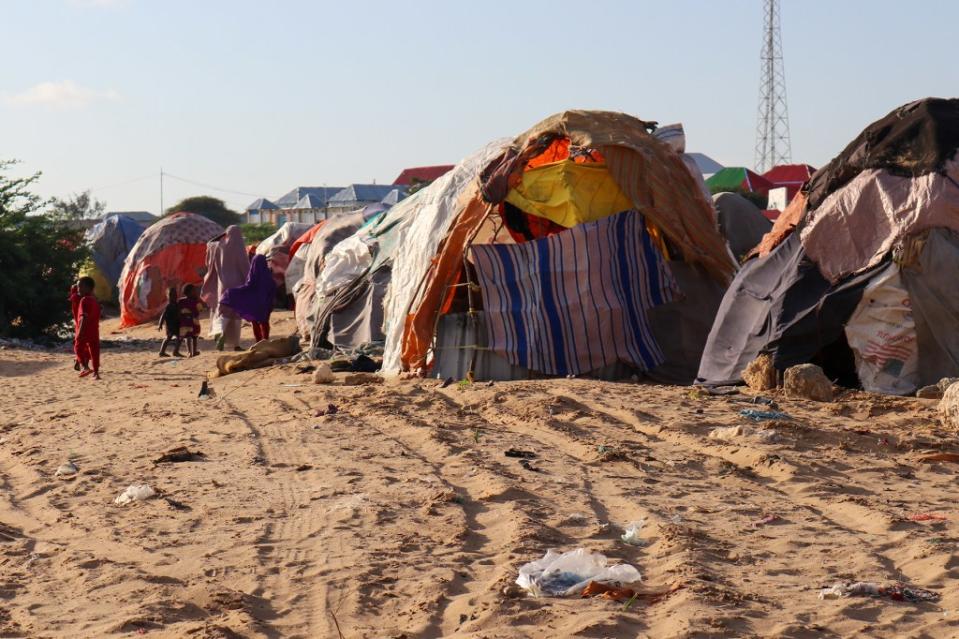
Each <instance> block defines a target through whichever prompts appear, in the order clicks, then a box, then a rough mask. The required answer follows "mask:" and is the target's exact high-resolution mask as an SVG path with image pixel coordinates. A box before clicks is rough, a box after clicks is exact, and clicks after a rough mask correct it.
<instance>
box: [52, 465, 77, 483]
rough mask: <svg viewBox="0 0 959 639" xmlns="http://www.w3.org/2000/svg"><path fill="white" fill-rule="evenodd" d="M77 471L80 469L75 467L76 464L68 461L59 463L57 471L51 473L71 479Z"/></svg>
mask: <svg viewBox="0 0 959 639" xmlns="http://www.w3.org/2000/svg"><path fill="white" fill-rule="evenodd" d="M79 472H80V469H79V468H77V465H76V464H74V463H73V462H69V461H68V462H67V463H65V464H61V465H60V467H59V468H57V471H56V472H55V473H53V475H54V476H55V477H60V478H62V479H73V478H74V477H76V476H77V473H79Z"/></svg>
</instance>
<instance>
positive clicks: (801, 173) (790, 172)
mask: <svg viewBox="0 0 959 639" xmlns="http://www.w3.org/2000/svg"><path fill="white" fill-rule="evenodd" d="M815 172H816V169H815V168H813V167H812V166H810V165H808V164H780V165H778V166H774V167H773V168H771V169H769V170H768V171H766V172H765V173H763V177H764V178H766V179H767V180H769V181H770V182H772V183H773V184H774V185H775V186H777V187H785V188H786V197H787V201H788V200H792V199H793V197H795V195H796V193H798V192H799V189H801V188H802V187H803V184H805V183H806V182H808V181H809V180H810V178H812V174H813V173H815Z"/></svg>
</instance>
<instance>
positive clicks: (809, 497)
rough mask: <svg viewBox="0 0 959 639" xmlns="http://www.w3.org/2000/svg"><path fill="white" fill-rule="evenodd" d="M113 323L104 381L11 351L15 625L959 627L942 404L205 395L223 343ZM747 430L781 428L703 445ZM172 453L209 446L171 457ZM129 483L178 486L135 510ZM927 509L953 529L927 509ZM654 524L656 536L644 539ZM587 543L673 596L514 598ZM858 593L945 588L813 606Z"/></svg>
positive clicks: (665, 394)
mask: <svg viewBox="0 0 959 639" xmlns="http://www.w3.org/2000/svg"><path fill="white" fill-rule="evenodd" d="M278 320H279V321H278V322H277V327H276V329H275V330H276V332H277V334H282V333H283V332H284V331H290V330H292V328H293V322H292V320H291V318H290V317H289V316H285V315H280V317H279V318H278ZM114 324H115V322H113V323H110V322H108V323H106V324H105V325H104V328H103V337H104V339H105V340H111V341H112V342H113V345H114V346H115V347H113V348H106V349H105V350H104V364H103V370H104V379H103V381H101V382H93V381H88V380H78V379H76V377H75V373H74V372H73V371H72V369H71V368H70V363H71V362H70V356H69V355H68V354H67V353H64V352H56V353H51V352H44V351H27V350H17V349H6V350H2V351H0V379H2V381H3V382H4V386H5V388H4V393H5V398H4V401H3V407H4V410H3V413H2V415H0V489H2V490H0V604H2V605H0V636H2V637H101V636H137V635H142V634H145V635H147V636H154V637H196V638H203V637H266V638H272V637H336V636H338V634H337V629H336V624H337V623H338V625H339V629H340V632H342V636H343V637H347V638H350V639H352V638H359V637H371V638H372V637H392V638H399V637H407V638H410V639H412V638H414V637H416V638H420V637H423V638H427V637H445V636H456V637H473V638H477V639H478V638H482V637H485V638H489V639H493V638H497V639H498V638H504V637H542V638H547V637H596V638H599V637H644V636H646V637H657V638H658V637H794V638H798V637H846V636H853V635H855V636H870V637H872V636H875V637H892V636H903V637H905V636H909V637H956V636H959V587H957V586H956V582H955V581H953V580H954V579H955V578H956V577H959V556H957V554H956V549H957V544H959V534H957V533H956V531H955V527H956V525H957V523H956V521H955V519H956V516H957V515H956V511H955V507H954V504H955V494H956V493H955V489H956V488H955V487H956V472H957V471H959V464H949V463H938V464H928V463H921V462H920V461H919V457H920V456H921V455H922V454H923V453H924V452H927V451H940V450H956V448H954V446H955V433H953V432H948V431H946V430H944V429H943V428H942V427H941V426H940V425H939V424H938V421H937V419H936V413H935V402H930V401H924V400H915V399H899V398H889V397H881V396H876V395H869V394H865V393H853V392H847V393H845V394H844V395H843V396H842V397H840V399H839V400H838V401H836V402H833V403H829V404H815V403H812V402H803V401H798V400H791V399H788V398H785V397H782V396H778V395H775V394H773V395H770V397H772V398H773V399H774V400H775V401H776V402H777V403H778V406H779V409H780V410H782V411H785V412H786V413H788V414H789V415H790V416H791V417H792V418H793V419H791V420H780V421H774V422H765V423H761V424H758V425H757V424H753V423H751V422H747V421H746V420H745V418H743V417H741V416H740V415H739V411H740V410H742V409H743V408H749V407H755V405H754V404H750V403H748V402H749V401H750V399H751V396H750V395H748V394H745V393H744V394H739V395H732V396H727V397H714V396H707V395H704V394H702V393H697V392H695V391H691V390H690V389H688V388H674V387H664V386H654V385H644V384H611V383H605V382H596V381H588V380H565V379H564V380H554V381H536V382H515V383H496V384H493V385H492V386H488V385H486V384H472V385H470V384H453V385H451V386H449V387H447V388H440V387H439V385H438V383H437V382H436V381H435V380H417V381H399V380H395V381H388V382H387V383H386V384H385V385H381V386H357V387H345V386H341V385H334V386H316V385H313V384H312V383H311V382H310V379H309V376H308V375H302V374H296V372H295V370H294V366H292V365H287V366H276V367H273V368H268V369H262V370H257V371H251V372H245V373H240V374H236V375H232V376H228V377H224V378H221V379H217V380H214V382H213V383H211V386H212V387H213V388H214V390H215V393H216V395H217V397H216V399H214V400H210V401H201V400H198V399H197V398H196V394H197V391H198V389H199V386H200V381H201V380H202V379H204V377H205V373H206V371H207V370H208V369H210V368H212V367H213V360H214V358H215V355H214V354H213V353H211V352H204V353H202V354H201V356H200V357H198V358H196V359H192V360H160V359H158V358H156V357H155V346H156V343H157V342H156V338H157V333H156V331H155V330H152V329H149V328H141V329H136V330H134V331H130V332H125V333H123V334H122V335H119V334H112V333H111V327H113V326H114ZM120 340H126V341H120ZM206 345H207V347H208V348H209V343H207V344H206ZM329 404H334V405H335V406H336V407H337V408H338V412H337V413H336V414H335V415H326V416H317V412H318V411H322V410H324V409H326V408H327V406H328V405H329ZM746 424H748V425H752V426H754V427H756V428H759V429H761V430H763V431H765V430H773V431H775V435H774V436H772V437H762V436H741V437H738V438H734V440H733V441H722V440H718V439H714V438H710V437H709V433H710V432H711V431H712V430H713V429H715V428H718V427H726V426H737V425H746ZM177 446H186V447H188V448H189V449H191V450H194V451H199V452H202V453H203V454H204V456H205V457H204V458H202V459H199V460H198V461H189V462H183V463H160V464H156V463H154V460H156V459H157V458H158V457H160V455H162V454H163V453H164V452H165V451H167V450H169V449H171V448H174V447H177ZM509 448H517V449H522V450H528V451H532V452H534V453H535V454H536V459H534V460H532V462H531V463H530V464H529V465H530V466H531V468H532V470H531V469H529V468H526V467H524V466H523V465H521V463H520V461H519V460H517V459H515V458H511V457H507V456H505V455H504V452H505V451H506V450H507V449H509ZM68 459H70V460H73V461H74V462H75V463H76V465H77V466H78V467H79V469H80V472H79V474H78V476H77V477H76V478H74V479H61V478H58V477H55V476H54V473H55V471H56V469H57V467H58V466H60V465H61V464H62V463H64V462H65V461H66V460H68ZM132 483H147V484H149V485H150V486H152V487H153V488H154V489H156V490H157V491H158V492H159V495H158V497H157V498H154V499H151V500H149V501H145V502H142V503H134V504H131V505H128V506H117V505H115V504H114V503H113V500H114V498H115V497H116V496H117V495H118V494H119V493H120V492H121V491H123V490H124V489H125V488H126V487H127V486H128V485H130V484H132ZM927 512H933V513H938V514H942V515H943V516H945V517H946V520H944V521H943V520H937V519H933V520H929V521H912V520H910V515H913V514H916V513H927ZM638 519H645V520H646V522H647V523H646V525H645V527H644V528H643V532H642V536H643V538H644V539H645V540H646V542H647V543H646V544H645V545H642V546H630V545H627V544H624V543H623V542H622V541H620V539H619V537H620V535H621V534H622V527H623V526H624V525H626V524H627V523H629V522H631V521H634V520H638ZM577 547H583V548H588V549H590V550H594V551H598V552H602V553H603V554H605V555H607V556H608V557H610V558H611V559H615V560H619V561H624V562H628V563H630V564H632V565H634V566H636V567H637V568H638V569H639V570H640V571H641V572H642V574H643V578H644V581H643V584H642V590H643V591H649V592H663V591H667V590H670V589H673V588H676V590H675V592H673V593H672V594H671V595H669V596H667V597H664V598H663V599H662V600H661V601H659V602H657V603H640V602H637V603H636V604H634V605H632V606H630V607H629V609H628V610H626V611H624V610H623V608H624V606H623V604H622V603H615V602H610V601H606V600H602V599H578V598H569V599H555V598H540V599H537V598H531V597H517V596H516V595H517V593H516V589H515V588H511V587H510V585H511V584H512V582H513V580H515V578H516V575H517V570H518V569H519V567H520V565H522V564H523V563H525V562H528V561H531V560H533V559H537V558H539V557H541V556H542V555H543V554H544V553H545V551H546V550H547V549H548V548H557V549H562V550H571V549H573V548H577ZM844 580H870V581H880V582H889V581H896V580H899V581H903V582H906V583H908V584H911V585H915V586H919V587H923V588H928V589H930V590H933V591H936V592H938V593H940V594H941V597H942V598H941V600H940V601H939V602H938V603H934V604H933V603H924V604H913V603H907V602H897V601H890V600H884V599H871V598H862V597H850V598H843V599H838V600H827V601H821V600H820V599H819V598H818V596H817V595H818V592H819V589H820V588H822V587H825V586H830V585H832V584H833V583H835V582H837V581H844Z"/></svg>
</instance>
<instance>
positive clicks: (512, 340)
mask: <svg viewBox="0 0 959 639" xmlns="http://www.w3.org/2000/svg"><path fill="white" fill-rule="evenodd" d="M472 255H473V259H474V262H475V265H476V271H477V278H478V280H479V284H480V288H481V289H482V293H483V300H484V303H485V311H486V324H487V330H488V333H489V335H488V339H489V346H490V348H491V349H492V350H493V351H494V352H496V353H497V354H500V355H502V356H504V357H505V358H506V359H507V360H508V361H510V362H511V363H512V364H514V365H516V366H523V367H526V368H529V369H532V370H536V371H540V372H542V373H546V374H548V375H579V374H583V373H588V372H590V371H595V370H598V369H600V368H603V367H605V366H609V365H612V364H615V363H616V362H618V361H622V362H625V363H628V364H631V365H633V366H635V367H636V368H638V369H640V370H649V369H651V368H654V367H655V366H657V365H659V364H660V363H661V362H662V361H663V355H662V352H661V350H660V348H659V345H658V344H657V343H656V340H655V339H654V337H653V334H652V331H651V329H650V326H649V322H648V319H647V311H648V310H649V309H650V308H653V307H655V306H658V305H660V304H664V303H666V302H670V301H672V300H673V296H674V294H675V293H676V291H677V288H676V284H675V281H674V280H673V276H672V273H671V272H670V270H669V266H668V265H667V264H666V261H665V260H664V259H663V256H662V254H661V253H660V252H659V250H658V249H657V248H656V247H655V246H654V244H653V241H652V238H651V237H650V235H649V233H648V232H647V230H646V223H645V220H644V218H643V216H642V215H641V214H639V213H638V212H636V211H626V212H623V213H619V214H617V215H614V216H611V217H607V218H604V219H602V220H598V221H595V222H589V223H586V224H580V225H578V226H576V227H574V228H571V229H569V230H567V231H564V232H562V233H558V234H556V235H553V236H550V237H548V238H545V239H541V240H536V241H532V242H525V243H523V244H482V245H480V244H474V245H473V246H472Z"/></svg>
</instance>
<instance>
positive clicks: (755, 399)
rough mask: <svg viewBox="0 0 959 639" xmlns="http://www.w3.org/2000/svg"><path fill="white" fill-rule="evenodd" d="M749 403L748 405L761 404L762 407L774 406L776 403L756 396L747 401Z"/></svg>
mask: <svg viewBox="0 0 959 639" xmlns="http://www.w3.org/2000/svg"><path fill="white" fill-rule="evenodd" d="M749 403H750V404H763V405H764V406H773V405H775V404H776V402H775V401H773V399H772V398H769V397H763V396H762V395H756V396H755V397H753V398H752V399H751V400H749Z"/></svg>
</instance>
